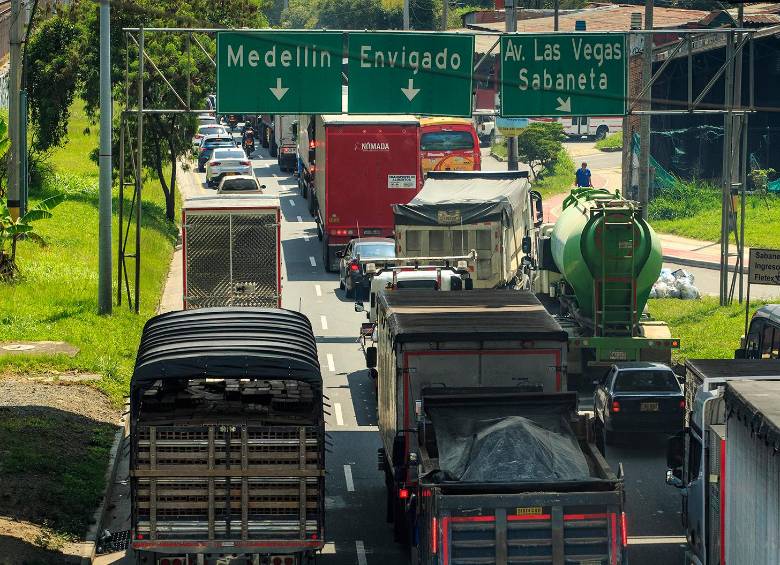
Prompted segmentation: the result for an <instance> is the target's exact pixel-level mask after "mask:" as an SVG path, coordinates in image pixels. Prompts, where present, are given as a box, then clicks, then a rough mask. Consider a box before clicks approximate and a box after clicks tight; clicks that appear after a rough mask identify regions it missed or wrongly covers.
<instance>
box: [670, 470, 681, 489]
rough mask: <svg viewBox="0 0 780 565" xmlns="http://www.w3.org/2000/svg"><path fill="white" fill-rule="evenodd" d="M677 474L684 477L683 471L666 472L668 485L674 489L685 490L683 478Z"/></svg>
mask: <svg viewBox="0 0 780 565" xmlns="http://www.w3.org/2000/svg"><path fill="white" fill-rule="evenodd" d="M677 472H679V474H680V475H682V469H667V470H666V484H667V485H669V486H670V487H674V488H683V487H685V485H684V484H683V482H682V478H681V477H678V476H677V474H676V473H677Z"/></svg>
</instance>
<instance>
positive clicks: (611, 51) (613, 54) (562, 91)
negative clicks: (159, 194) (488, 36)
mask: <svg viewBox="0 0 780 565" xmlns="http://www.w3.org/2000/svg"><path fill="white" fill-rule="evenodd" d="M627 60H628V59H627V52H626V36H625V34H622V33H585V32H582V33H555V34H544V35H525V34H507V35H503V36H502V37H501V115H502V116H504V117H526V118H529V117H535V116H550V117H554V116H623V115H624V114H625V113H626V82H627V81H626V69H627Z"/></svg>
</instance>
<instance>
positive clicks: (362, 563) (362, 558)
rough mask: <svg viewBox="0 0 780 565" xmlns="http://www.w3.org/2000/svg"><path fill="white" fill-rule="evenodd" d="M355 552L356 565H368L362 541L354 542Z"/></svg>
mask: <svg viewBox="0 0 780 565" xmlns="http://www.w3.org/2000/svg"><path fill="white" fill-rule="evenodd" d="M355 550H356V551H357V558H358V565H368V561H366V546H365V545H363V540H355Z"/></svg>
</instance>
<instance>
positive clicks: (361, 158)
mask: <svg viewBox="0 0 780 565" xmlns="http://www.w3.org/2000/svg"><path fill="white" fill-rule="evenodd" d="M314 121H315V127H314V133H315V136H314V164H313V167H314V170H315V173H314V174H313V175H311V174H310V175H306V182H305V186H303V187H302V188H303V190H304V191H305V194H306V196H307V198H308V199H309V212H310V213H311V214H312V216H314V218H315V220H316V221H317V225H318V235H319V237H320V238H321V240H322V260H323V264H324V265H325V270H327V271H333V270H336V269H337V268H338V258H337V257H336V252H337V251H338V250H340V249H342V248H343V247H344V246H345V245H346V244H347V243H349V241H350V240H351V239H353V238H356V237H362V236H379V237H391V236H392V234H393V210H392V205H393V204H406V203H407V202H409V200H411V199H412V198H413V197H414V196H415V195H416V194H417V192H418V191H419V190H420V187H421V185H422V179H421V178H420V151H419V143H420V139H419V131H420V126H419V121H418V119H417V118H415V117H414V116H358V115H355V116H350V115H336V116H315V117H314Z"/></svg>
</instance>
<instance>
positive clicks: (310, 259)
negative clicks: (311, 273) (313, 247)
mask: <svg viewBox="0 0 780 565" xmlns="http://www.w3.org/2000/svg"><path fill="white" fill-rule="evenodd" d="M309 263H311V266H312V267H316V266H317V261H315V260H314V257H312V256H311V255H309Z"/></svg>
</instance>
